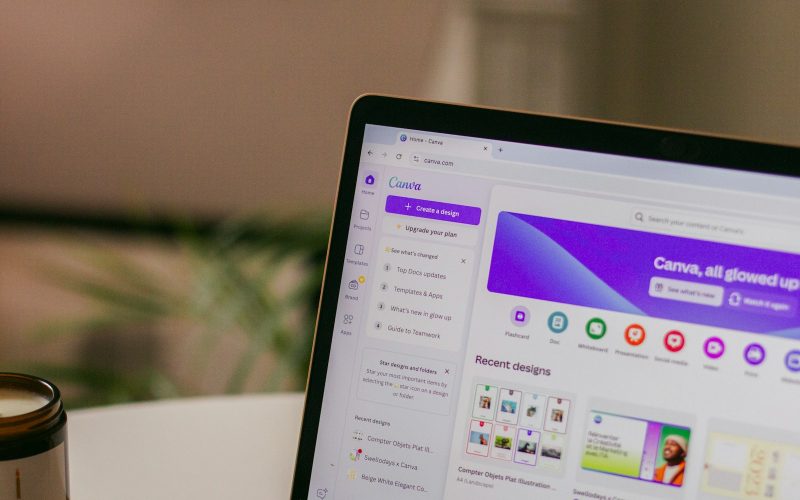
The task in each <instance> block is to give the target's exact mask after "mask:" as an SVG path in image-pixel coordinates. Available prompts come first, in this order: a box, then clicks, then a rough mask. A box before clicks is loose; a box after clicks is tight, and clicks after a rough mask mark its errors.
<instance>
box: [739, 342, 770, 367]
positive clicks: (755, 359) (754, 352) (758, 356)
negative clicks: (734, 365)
mask: <svg viewBox="0 0 800 500" xmlns="http://www.w3.org/2000/svg"><path fill="white" fill-rule="evenodd" d="M766 357H767V351H765V350H764V346H762V345H761V344H758V343H755V342H754V343H752V344H750V345H748V346H747V347H745V348H744V360H745V361H747V362H748V363H749V364H751V365H753V366H757V365H760V364H761V363H763V362H764V359H766Z"/></svg>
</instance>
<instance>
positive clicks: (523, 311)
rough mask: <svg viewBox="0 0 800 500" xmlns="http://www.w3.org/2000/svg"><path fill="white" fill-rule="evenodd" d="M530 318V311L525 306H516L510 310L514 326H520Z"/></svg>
mask: <svg viewBox="0 0 800 500" xmlns="http://www.w3.org/2000/svg"><path fill="white" fill-rule="evenodd" d="M530 320H531V312H530V311H529V310H528V308H527V307H524V306H517V307H515V308H514V309H512V310H511V323H513V324H514V325H516V326H519V327H522V326H525V325H527V324H528V322H529V321H530Z"/></svg>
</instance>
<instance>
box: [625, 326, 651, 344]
mask: <svg viewBox="0 0 800 500" xmlns="http://www.w3.org/2000/svg"><path fill="white" fill-rule="evenodd" d="M645 336H646V333H645V331H644V327H643V326H642V325H637V324H635V323H634V324H633V325H629V326H628V328H626V329H625V342H627V343H628V344H630V345H632V346H637V345H641V344H642V342H644V338H645Z"/></svg>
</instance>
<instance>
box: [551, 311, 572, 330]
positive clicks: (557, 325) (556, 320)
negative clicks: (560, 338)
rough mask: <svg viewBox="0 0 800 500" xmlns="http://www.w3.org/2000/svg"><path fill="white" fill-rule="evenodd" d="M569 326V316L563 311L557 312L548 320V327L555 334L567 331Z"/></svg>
mask: <svg viewBox="0 0 800 500" xmlns="http://www.w3.org/2000/svg"><path fill="white" fill-rule="evenodd" d="M568 324H569V320H567V315H566V314H564V313H563V312H561V311H556V312H554V313H553V314H551V315H550V317H549V318H547V327H548V328H549V329H550V331H551V332H553V333H561V332H563V331H564V330H566V329H567V325H568Z"/></svg>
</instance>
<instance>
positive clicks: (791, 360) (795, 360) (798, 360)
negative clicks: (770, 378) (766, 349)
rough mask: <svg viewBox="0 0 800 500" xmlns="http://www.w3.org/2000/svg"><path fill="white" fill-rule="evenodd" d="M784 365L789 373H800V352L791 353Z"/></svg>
mask: <svg viewBox="0 0 800 500" xmlns="http://www.w3.org/2000/svg"><path fill="white" fill-rule="evenodd" d="M784 364H785V365H786V368H788V369H789V371H792V372H800V350H797V349H795V350H793V351H789V353H788V354H787V355H786V359H784Z"/></svg>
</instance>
